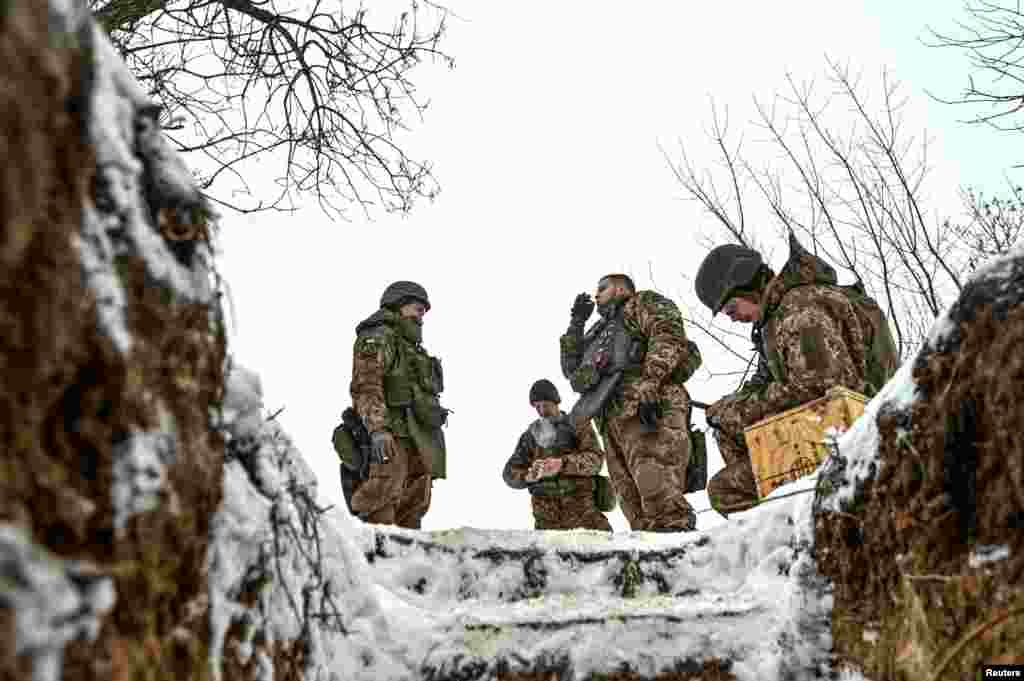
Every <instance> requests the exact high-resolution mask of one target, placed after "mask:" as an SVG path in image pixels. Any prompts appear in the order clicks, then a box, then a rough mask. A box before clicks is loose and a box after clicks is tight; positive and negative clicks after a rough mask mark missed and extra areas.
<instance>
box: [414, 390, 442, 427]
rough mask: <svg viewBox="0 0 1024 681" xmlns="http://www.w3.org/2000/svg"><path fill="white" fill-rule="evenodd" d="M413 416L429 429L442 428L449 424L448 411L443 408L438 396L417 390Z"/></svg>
mask: <svg viewBox="0 0 1024 681" xmlns="http://www.w3.org/2000/svg"><path fill="white" fill-rule="evenodd" d="M412 413H413V416H414V417H415V418H416V420H417V421H419V422H420V423H421V424H422V425H424V426H426V427H427V428H430V429H434V428H440V427H441V426H443V425H444V424H445V423H447V422H448V410H447V409H445V408H444V407H442V406H441V403H440V401H439V400H438V399H437V396H436V395H431V394H430V393H427V392H425V391H423V390H416V391H415V392H414V395H413V401H412Z"/></svg>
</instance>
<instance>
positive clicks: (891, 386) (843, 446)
mask: <svg viewBox="0 0 1024 681" xmlns="http://www.w3.org/2000/svg"><path fill="white" fill-rule="evenodd" d="M913 371H914V360H907V361H905V362H903V364H901V365H900V368H899V370H898V371H897V372H896V375H895V376H893V377H892V378H891V379H890V380H889V382H888V383H886V384H885V386H883V387H882V389H881V390H880V391H879V392H878V394H877V395H875V396H874V397H873V398H872V399H871V400H870V401H869V402H868V403H867V404H866V405H865V406H864V413H863V414H862V415H861V416H860V418H858V419H857V420H856V421H854V422H853V424H851V426H850V427H849V429H847V431H846V432H845V433H843V434H842V435H840V436H839V437H838V438H837V439H836V441H835V442H836V446H837V447H838V455H839V456H838V457H836V456H834V455H830V456H829V457H828V458H827V459H826V460H825V461H824V462H823V463H822V468H821V469H819V470H822V469H828V468H830V467H832V466H835V465H837V461H845V469H843V471H842V475H841V476H840V477H839V479H838V480H837V479H836V478H835V477H834V476H831V475H827V474H826V476H825V477H827V478H828V479H829V481H830V482H832V483H833V484H834V485H835V483H837V482H838V489H837V490H833V491H834V492H835V493H834V494H831V495H828V496H825V497H824V499H823V501H822V503H821V508H823V509H826V510H830V511H842V510H844V509H845V508H846V507H847V505H848V504H850V503H852V502H853V499H854V497H855V496H856V493H857V491H858V490H859V489H860V486H861V485H862V484H863V483H864V481H865V480H868V479H870V478H871V477H873V476H874V475H875V474H876V473H877V470H878V466H880V465H881V462H880V461H879V459H878V443H879V440H878V425H877V418H878V412H879V410H880V409H881V408H882V405H883V404H886V403H889V404H891V405H892V406H895V407H898V408H902V409H906V408H909V407H910V406H911V405H912V404H913V403H914V401H915V400H917V396H918V395H917V385H916V384H915V383H914V376H913Z"/></svg>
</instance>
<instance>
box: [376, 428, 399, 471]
mask: <svg viewBox="0 0 1024 681" xmlns="http://www.w3.org/2000/svg"><path fill="white" fill-rule="evenodd" d="M370 444H371V448H370V462H371V463H387V462H388V461H390V460H391V454H392V451H393V450H394V446H395V438H394V436H393V435H392V434H391V433H389V432H388V431H386V430H381V431H377V432H376V433H373V434H371V435H370Z"/></svg>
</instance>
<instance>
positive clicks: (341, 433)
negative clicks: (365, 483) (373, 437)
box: [331, 407, 372, 480]
mask: <svg viewBox="0 0 1024 681" xmlns="http://www.w3.org/2000/svg"><path fill="white" fill-rule="evenodd" d="M331 444H333V445H334V451H335V452H336V453H337V455H338V458H339V459H341V465H342V466H343V467H344V468H347V469H348V470H349V471H351V473H352V474H353V475H354V476H355V478H356V479H357V480H365V479H366V478H367V477H368V476H369V474H370V448H371V446H372V445H371V444H370V434H369V433H368V432H366V426H365V425H363V421H362V419H360V418H359V415H358V414H356V410H355V409H353V408H352V407H348V408H346V409H345V411H344V412H342V414H341V423H340V424H338V425H337V426H336V427H335V428H334V433H333V434H332V435H331Z"/></svg>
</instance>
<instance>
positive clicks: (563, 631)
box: [209, 367, 830, 681]
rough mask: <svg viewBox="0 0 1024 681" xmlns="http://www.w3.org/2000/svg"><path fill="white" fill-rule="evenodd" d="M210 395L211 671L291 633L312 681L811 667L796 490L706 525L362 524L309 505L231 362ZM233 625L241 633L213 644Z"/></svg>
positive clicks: (813, 606) (809, 596) (814, 658)
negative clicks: (687, 530) (616, 529)
mask: <svg viewBox="0 0 1024 681" xmlns="http://www.w3.org/2000/svg"><path fill="white" fill-rule="evenodd" d="M229 387H230V391H229V393H228V396H227V401H226V405H227V406H229V407H230V409H229V410H228V414H227V415H228V417H229V419H230V420H229V431H230V433H231V436H230V441H229V443H228V461H227V463H226V464H225V476H224V497H223V504H222V506H221V509H220V510H219V511H218V513H217V516H216V518H215V520H214V524H213V538H212V541H211V545H210V554H209V555H210V569H209V574H210V602H211V606H212V611H211V612H212V622H213V623H214V626H213V630H214V640H215V642H216V644H215V645H214V646H213V648H212V654H213V658H212V660H213V663H214V666H215V668H220V667H221V666H222V664H224V665H226V666H225V668H230V667H231V666H232V665H234V664H236V663H237V664H242V665H244V664H246V663H251V662H250V661H251V660H252V659H255V660H257V663H256V664H257V666H261V667H266V668H268V669H269V668H270V667H271V666H272V665H271V662H272V660H273V659H274V656H275V653H274V652H273V651H274V650H277V649H279V648H281V647H282V645H284V646H286V647H293V646H294V645H295V644H294V642H295V641H301V642H302V646H303V650H304V653H303V655H302V666H303V667H304V668H305V669H307V670H308V673H307V677H308V678H325V679H327V678H338V679H352V680H356V679H367V680H370V679H373V680H375V681H382V680H385V679H395V680H399V679H434V680H439V679H488V678H494V677H495V675H497V674H498V673H502V674H507V673H515V672H540V671H544V672H553V673H556V674H557V675H558V678H562V679H584V678H588V677H590V676H591V675H593V674H598V673H605V674H607V673H613V672H623V671H629V672H632V673H634V674H636V677H635V678H654V677H655V676H656V675H658V674H659V673H665V672H670V671H671V672H678V673H682V672H692V673H695V674H696V673H699V672H700V671H701V670H702V669H704V668H705V665H706V663H709V662H713V663H714V664H715V665H716V668H718V669H720V670H721V671H723V672H728V673H730V674H731V675H733V676H734V677H735V678H738V679H751V680H753V679H761V680H763V679H779V678H813V677H816V676H817V675H819V674H823V673H825V671H826V670H827V668H828V665H829V661H830V656H829V652H830V637H829V620H828V615H829V608H830V596H829V589H828V586H827V584H826V583H825V582H824V581H823V580H821V579H820V578H818V577H817V576H816V575H815V571H814V565H813V560H812V558H811V553H810V540H811V530H812V524H811V515H810V510H811V500H812V498H813V495H811V494H801V495H794V496H791V497H788V498H785V499H780V500H778V501H772V502H770V503H765V504H764V505H762V506H760V507H759V508H757V509H754V510H752V511H749V512H747V513H745V514H739V515H736V516H735V517H734V520H733V521H732V522H730V523H729V524H728V525H726V526H724V527H722V528H720V529H719V530H718V531H716V532H715V533H714V534H702V533H693V534H685V535H659V534H651V533H643V532H633V533H620V534H615V535H608V534H606V533H600V532H590V531H586V530H578V531H573V532H537V531H528V530H523V531H496V530H483V529H475V528H460V529H455V530H446V531H438V532H423V531H414V530H403V529H399V528H394V527H382V526H375V525H366V524H363V523H362V522H360V521H358V520H356V519H354V518H352V516H350V515H349V513H348V512H347V511H346V510H345V509H330V510H325V509H318V508H316V506H315V505H314V499H315V498H316V481H315V480H314V478H313V476H312V474H311V473H310V470H309V468H308V467H307V466H306V464H305V463H304V462H303V460H302V458H301V455H300V454H299V452H297V451H296V450H295V448H294V447H293V446H292V445H291V443H290V441H289V439H288V437H287V435H286V434H285V433H284V432H283V431H282V430H281V428H280V427H279V426H278V424H277V423H276V422H274V421H264V420H262V419H260V418H258V414H259V413H260V412H259V409H260V398H259V395H258V381H257V380H256V379H255V377H254V376H253V375H252V374H250V373H248V372H246V371H245V370H243V369H241V368H238V367H236V368H235V370H234V372H233V374H232V377H231V379H230V380H229ZM801 485H802V486H803V488H804V489H807V490H810V489H813V485H814V480H813V478H810V479H807V480H804V481H802V482H801ZM794 489H795V488H794V487H793V486H790V487H789V488H788V489H785V490H783V491H784V492H787V493H788V492H792V491H794ZM235 623H242V626H239V627H234V630H235V631H237V632H244V635H238V637H237V639H235V643H234V644H232V645H231V652H230V653H227V652H226V647H225V644H224V641H225V639H226V638H227V639H230V638H231V637H230V636H225V634H226V632H228V631H229V630H232V629H233V625H234V624H235ZM226 654H230V655H231V656H234V661H232V662H224V661H222V660H223V657H224V656H225V655H226ZM694 678H699V676H695V677H694ZM709 678H710V677H709Z"/></svg>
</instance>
